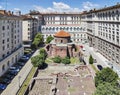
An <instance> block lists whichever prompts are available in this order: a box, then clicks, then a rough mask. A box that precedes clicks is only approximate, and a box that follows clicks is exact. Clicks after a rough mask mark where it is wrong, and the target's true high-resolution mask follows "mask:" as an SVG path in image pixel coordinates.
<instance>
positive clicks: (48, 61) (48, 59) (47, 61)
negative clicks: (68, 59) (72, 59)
mask: <svg viewBox="0 0 120 95" xmlns="http://www.w3.org/2000/svg"><path fill="white" fill-rule="evenodd" d="M45 63H47V64H50V63H53V60H52V58H47V59H46V60H45Z"/></svg>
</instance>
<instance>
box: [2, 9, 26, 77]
mask: <svg viewBox="0 0 120 95" xmlns="http://www.w3.org/2000/svg"><path fill="white" fill-rule="evenodd" d="M23 52H24V51H23V47H22V20H21V18H20V17H18V16H15V15H13V14H12V13H11V12H6V11H5V10H0V76H1V75H2V74H4V73H5V72H6V71H7V70H8V68H9V67H10V66H11V65H13V64H14V63H16V62H17V61H18V60H19V59H20V57H21V56H22V55H23Z"/></svg>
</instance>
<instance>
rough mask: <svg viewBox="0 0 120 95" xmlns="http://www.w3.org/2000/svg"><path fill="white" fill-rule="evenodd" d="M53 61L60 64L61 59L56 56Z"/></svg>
mask: <svg viewBox="0 0 120 95" xmlns="http://www.w3.org/2000/svg"><path fill="white" fill-rule="evenodd" d="M53 61H54V62H55V63H60V62H61V58H60V57H59V56H56V57H54V58H53Z"/></svg>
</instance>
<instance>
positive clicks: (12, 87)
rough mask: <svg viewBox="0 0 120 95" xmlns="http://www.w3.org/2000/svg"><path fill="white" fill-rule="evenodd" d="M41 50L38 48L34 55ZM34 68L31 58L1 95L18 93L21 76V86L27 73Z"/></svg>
mask: <svg viewBox="0 0 120 95" xmlns="http://www.w3.org/2000/svg"><path fill="white" fill-rule="evenodd" d="M38 53H39V50H37V51H36V52H35V53H34V54H33V56H35V55H37V54H38ZM31 69H32V64H31V60H30V59H29V60H28V61H27V63H26V64H25V66H24V67H23V68H22V69H21V70H20V72H19V73H18V74H17V75H16V76H15V77H14V79H13V80H12V81H11V83H10V84H9V85H8V86H7V88H6V89H5V90H4V91H3V92H2V94H1V95H16V93H17V92H18V90H19V76H20V77H21V78H20V86H21V85H22V83H23V82H24V80H25V79H26V77H27V75H28V74H29V72H30V70H31Z"/></svg>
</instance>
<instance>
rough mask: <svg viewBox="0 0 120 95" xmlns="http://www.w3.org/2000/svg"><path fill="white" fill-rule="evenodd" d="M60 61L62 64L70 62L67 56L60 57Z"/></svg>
mask: <svg viewBox="0 0 120 95" xmlns="http://www.w3.org/2000/svg"><path fill="white" fill-rule="evenodd" d="M62 63H63V64H70V58H69V57H65V58H63V59H62Z"/></svg>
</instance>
